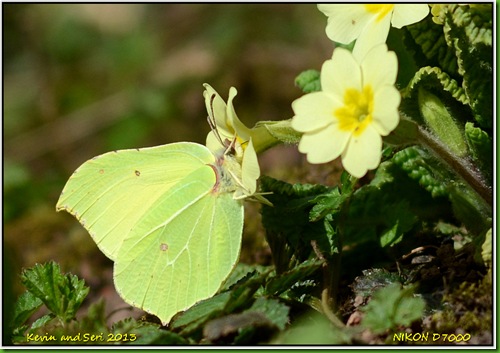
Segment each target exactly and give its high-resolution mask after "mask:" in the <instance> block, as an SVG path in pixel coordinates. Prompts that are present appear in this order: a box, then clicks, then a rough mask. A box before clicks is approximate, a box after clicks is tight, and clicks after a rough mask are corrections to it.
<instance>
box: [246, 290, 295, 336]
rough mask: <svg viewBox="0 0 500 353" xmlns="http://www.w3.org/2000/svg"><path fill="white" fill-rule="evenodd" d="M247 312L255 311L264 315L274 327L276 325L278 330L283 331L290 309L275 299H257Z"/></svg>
mask: <svg viewBox="0 0 500 353" xmlns="http://www.w3.org/2000/svg"><path fill="white" fill-rule="evenodd" d="M248 311H257V312H261V313H263V314H265V315H266V317H267V318H268V319H269V320H270V321H271V322H272V323H273V324H274V325H276V326H277V327H278V328H279V329H280V330H283V329H284V328H285V326H286V324H287V323H288V313H289V312H290V307H288V306H287V305H285V304H283V303H281V302H280V301H278V300H276V299H267V298H264V297H259V298H257V299H256V300H255V302H254V303H253V305H252V306H251V307H250V309H248Z"/></svg>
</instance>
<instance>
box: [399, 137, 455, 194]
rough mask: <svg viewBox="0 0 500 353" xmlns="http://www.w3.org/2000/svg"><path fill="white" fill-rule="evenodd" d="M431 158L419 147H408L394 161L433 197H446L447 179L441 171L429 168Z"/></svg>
mask: <svg viewBox="0 0 500 353" xmlns="http://www.w3.org/2000/svg"><path fill="white" fill-rule="evenodd" d="M429 160H430V156H429V155H428V154H427V153H426V152H425V151H423V150H422V149H419V148H417V147H408V148H405V149H404V150H402V151H399V152H398V153H396V154H395V155H394V157H393V159H392V161H393V162H394V163H395V164H397V165H398V166H399V167H400V168H401V169H403V170H404V171H405V172H407V173H408V176H409V177H410V178H412V179H413V180H415V181H418V183H419V184H420V185H421V186H422V187H423V188H424V189H425V190H427V191H428V192H429V193H430V194H431V195H432V197H440V196H446V195H447V191H446V183H445V180H446V179H445V177H444V176H442V175H441V173H440V171H439V170H440V169H432V168H431V167H430V166H429V163H428V162H429Z"/></svg>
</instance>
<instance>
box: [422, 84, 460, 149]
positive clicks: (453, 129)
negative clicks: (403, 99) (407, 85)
mask: <svg viewBox="0 0 500 353" xmlns="http://www.w3.org/2000/svg"><path fill="white" fill-rule="evenodd" d="M418 105H419V107H420V113H421V115H422V117H423V118H424V121H425V123H426V124H427V126H428V127H429V128H430V129H431V130H432V132H433V133H434V134H435V135H436V136H437V137H438V138H439V139H440V140H441V141H442V142H443V143H444V144H445V145H446V146H447V147H448V148H449V149H450V151H451V152H452V153H454V154H455V155H457V156H458V157H464V156H465V155H466V154H467V145H466V143H465V139H464V135H463V131H461V129H460V128H459V126H458V124H457V122H456V121H455V119H453V117H452V116H451V114H450V113H449V112H448V110H447V108H446V106H445V105H444V104H443V102H442V101H441V100H440V99H439V98H438V97H437V96H435V95H434V94H432V93H430V92H428V91H426V90H425V89H424V88H422V87H419V89H418Z"/></svg>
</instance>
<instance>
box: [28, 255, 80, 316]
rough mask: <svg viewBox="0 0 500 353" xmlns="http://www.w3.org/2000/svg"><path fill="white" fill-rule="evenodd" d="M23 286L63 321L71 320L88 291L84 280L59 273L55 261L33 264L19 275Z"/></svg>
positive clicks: (59, 270)
mask: <svg viewBox="0 0 500 353" xmlns="http://www.w3.org/2000/svg"><path fill="white" fill-rule="evenodd" d="M21 281H22V283H23V285H24V286H26V288H27V289H28V290H29V291H30V292H31V293H32V294H33V295H34V296H36V297H38V298H39V299H40V300H41V301H42V302H43V303H44V304H45V305H46V306H47V308H48V309H49V310H50V311H52V312H53V313H54V314H55V315H56V316H58V317H59V318H60V319H61V320H62V321H63V322H67V321H70V320H72V319H73V318H74V317H75V315H76V312H77V310H78V308H79V307H80V305H81V304H82V302H83V300H84V299H85V297H86V296H87V294H88V292H89V288H88V287H86V286H85V281H83V280H79V279H78V277H77V276H75V275H71V274H66V275H63V274H62V273H61V269H60V267H59V265H58V264H56V263H55V262H49V263H47V264H45V265H39V264H37V265H35V266H34V267H32V268H30V269H27V270H24V271H23V273H22V275H21Z"/></svg>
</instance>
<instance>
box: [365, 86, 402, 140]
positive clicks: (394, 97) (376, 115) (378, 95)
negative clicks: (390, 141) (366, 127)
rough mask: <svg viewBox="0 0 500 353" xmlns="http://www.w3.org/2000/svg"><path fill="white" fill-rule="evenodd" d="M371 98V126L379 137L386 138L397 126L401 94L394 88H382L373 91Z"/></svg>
mask: <svg viewBox="0 0 500 353" xmlns="http://www.w3.org/2000/svg"><path fill="white" fill-rule="evenodd" d="M373 98H374V102H375V104H374V107H373V113H372V115H373V126H374V128H375V129H376V130H377V131H378V133H379V134H380V135H382V136H387V135H389V133H390V132H391V131H392V130H394V129H395V128H396V126H398V124H399V112H398V107H399V103H400V102H401V94H400V93H399V91H398V90H397V89H396V87H394V86H384V87H381V88H379V89H378V90H377V91H375V93H374V97H373Z"/></svg>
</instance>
